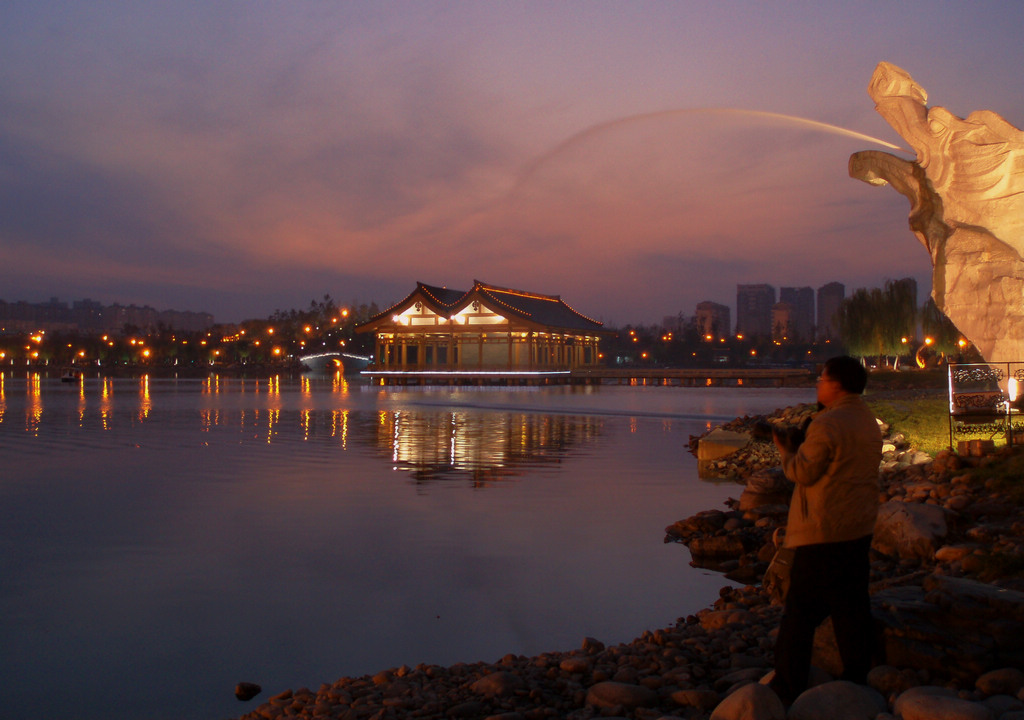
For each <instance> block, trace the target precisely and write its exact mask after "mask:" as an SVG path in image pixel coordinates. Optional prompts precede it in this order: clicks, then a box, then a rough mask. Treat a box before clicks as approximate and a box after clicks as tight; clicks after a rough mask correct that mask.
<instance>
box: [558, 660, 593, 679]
mask: <svg viewBox="0 0 1024 720" xmlns="http://www.w3.org/2000/svg"><path fill="white" fill-rule="evenodd" d="M558 669H559V670H561V671H562V672H567V673H569V674H570V675H577V674H583V673H586V672H590V661H589V660H587V659H586V658H577V657H569V658H566V659H565V660H563V661H562V662H561V663H559V664H558Z"/></svg>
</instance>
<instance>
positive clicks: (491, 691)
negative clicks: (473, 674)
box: [469, 670, 526, 696]
mask: <svg viewBox="0 0 1024 720" xmlns="http://www.w3.org/2000/svg"><path fill="white" fill-rule="evenodd" d="M525 687H526V683H525V682H524V681H523V679H522V678H521V677H519V675H517V674H515V673H511V672H508V671H505V670H499V671H498V672H493V673H491V674H490V675H485V676H484V677H482V678H480V679H479V680H477V681H476V682H475V683H473V684H472V685H470V686H469V689H470V690H472V691H473V692H475V693H477V694H478V695H497V696H504V695H511V694H512V693H514V692H515V691H516V690H522V689H523V688H525Z"/></svg>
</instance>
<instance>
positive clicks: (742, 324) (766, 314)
mask: <svg viewBox="0 0 1024 720" xmlns="http://www.w3.org/2000/svg"><path fill="white" fill-rule="evenodd" d="M773 305H775V288H774V287H772V286H771V285H764V284H760V285H737V286H736V334H737V335H745V336H746V337H755V336H759V335H760V336H762V337H769V336H771V334H772V306H773Z"/></svg>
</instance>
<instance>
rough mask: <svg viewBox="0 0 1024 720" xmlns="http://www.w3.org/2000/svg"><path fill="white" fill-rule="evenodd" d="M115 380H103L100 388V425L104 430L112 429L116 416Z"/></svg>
mask: <svg viewBox="0 0 1024 720" xmlns="http://www.w3.org/2000/svg"><path fill="white" fill-rule="evenodd" d="M113 406H114V380H113V378H103V381H102V385H101V386H100V423H101V424H102V425H103V429H104V430H109V429H110V421H111V420H112V419H113V414H114V407H113Z"/></svg>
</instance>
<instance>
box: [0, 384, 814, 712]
mask: <svg viewBox="0 0 1024 720" xmlns="http://www.w3.org/2000/svg"><path fill="white" fill-rule="evenodd" d="M804 392H805V394H806V391H804ZM790 397H791V396H789V395H785V394H784V393H779V392H769V391H763V392H762V391H754V390H750V391H744V392H742V393H740V392H736V391H734V390H732V389H717V390H715V391H705V390H704V389H702V388H697V389H686V390H680V389H677V388H671V389H669V388H665V389H661V388H625V387H623V388H619V387H614V388H602V389H600V390H598V389H593V390H591V391H588V392H574V391H572V390H571V389H564V388H545V389H543V390H541V389H535V390H529V391H522V390H516V391H510V390H497V389H490V390H486V391H485V390H480V389H478V390H472V391H470V390H466V389H458V390H453V389H447V390H434V391H431V390H426V389H423V390H417V391H413V390H411V389H410V390H406V391H403V392H390V391H389V392H383V393H382V392H378V390H377V389H375V388H371V387H369V386H367V385H365V384H363V383H359V382H354V383H352V385H351V386H350V385H349V383H348V382H346V380H345V378H343V377H341V376H335V377H329V376H326V375H323V376H310V377H306V378H303V379H302V380H293V379H289V378H269V379H259V380H255V379H239V378H219V377H215V376H214V377H210V378H205V379H201V380H200V379H189V380H175V379H170V378H159V377H155V376H151V377H149V378H136V379H122V378H118V379H111V378H102V379H101V378H97V377H87V378H85V379H84V380H83V381H80V382H78V383H77V384H76V383H62V382H60V380H59V379H58V378H54V377H46V375H45V374H44V375H42V376H39V375H30V374H26V373H20V374H18V375H14V374H12V373H9V372H8V373H6V374H5V373H0V460H2V464H3V472H2V473H0V500H2V502H0V548H2V549H3V552H0V578H3V579H2V580H0V617H3V618H5V620H6V622H0V648H2V650H0V677H3V678H4V679H5V686H4V688H5V696H4V711H3V712H0V715H3V716H4V717H6V716H8V715H9V716H11V717H21V716H24V717H76V718H80V719H81V720H99V719H100V718H107V717H130V718H137V719H139V720H143V719H148V718H152V719H153V720H158V719H160V718H167V717H175V718H180V719H181V720H208V719H209V718H211V717H227V716H231V715H238V714H239V713H240V712H241V710H240V706H239V705H238V702H237V700H235V698H234V695H233V693H232V689H233V688H234V686H235V683H237V682H238V681H239V680H240V679H251V680H253V681H256V682H259V683H260V684H262V685H263V686H264V687H265V688H279V689H283V688H287V687H298V686H300V685H303V684H307V683H309V682H310V680H311V679H317V680H319V679H325V680H330V679H333V678H336V677H341V676H345V675H353V676H358V675H362V674H365V673H373V672H377V671H379V670H381V669H382V668H387V667H397V666H399V665H402V664H409V665H414V664H417V663H420V662H425V663H432V664H439V665H450V664H452V663H455V662H473V661H477V660H488V661H490V660H494V659H496V658H499V657H501V656H502V655H504V654H506V653H516V654H535V653H540V652H545V651H549V650H559V649H567V648H571V647H578V644H579V638H580V637H585V636H588V635H589V636H593V637H597V638H600V639H601V640H602V642H606V643H617V642H623V641H627V640H629V639H631V638H633V637H636V635H637V634H638V633H639V632H641V631H642V630H644V629H648V628H652V627H658V626H660V625H661V624H663V623H666V622H670V621H671V620H672V619H673V618H676V617H678V616H679V615H681V614H686V613H689V612H695V611H696V610H697V609H699V608H701V607H705V606H706V605H707V604H708V603H709V602H710V601H711V600H713V599H714V597H716V593H717V590H718V588H719V587H720V586H721V584H722V582H723V581H722V580H721V579H720V578H719V577H717V576H713V575H711V574H708V573H707V572H706V571H700V570H698V569H695V568H693V567H691V566H690V565H689V557H688V553H686V552H685V550H683V551H680V550H679V548H677V547H673V546H666V545H665V544H664V543H663V542H662V540H663V537H664V533H663V531H662V528H664V527H665V525H666V524H668V523H670V522H674V521H675V520H678V519H679V518H681V517H686V516H688V515H691V514H693V513H694V512H697V511H698V510H705V509H707V508H710V507H718V506H720V505H721V504H722V502H723V501H724V499H725V498H726V497H728V495H729V494H732V493H733V489H732V488H731V487H724V486H723V487H720V486H717V485H713V484H710V483H701V482H699V481H698V480H697V476H696V460H695V459H694V458H693V457H692V455H690V453H689V452H688V451H687V438H688V437H689V435H690V434H691V433H695V432H699V431H700V430H701V429H702V428H703V426H704V425H705V424H706V423H707V419H708V417H714V416H718V415H723V414H725V415H728V416H730V417H735V416H736V415H742V414H749V413H751V412H758V411H763V410H765V409H771V408H775V407H779V406H781V405H785V404H787V403H788V402H790V399H789V398H790ZM803 399H805V398H801V401H803ZM510 478H512V479H514V480H515V482H508V480H509V479H510ZM442 479H443V480H444V481H441V480H442ZM451 480H456V482H451ZM501 481H504V482H501ZM482 485H487V486H488V488H489V489H488V491H487V492H470V491H467V488H473V487H480V486H482ZM57 676H59V677H60V683H61V692H52V686H53V678H54V677H57ZM111 678H117V682H118V692H117V693H115V694H111V693H110V692H109V687H110V680H111Z"/></svg>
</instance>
